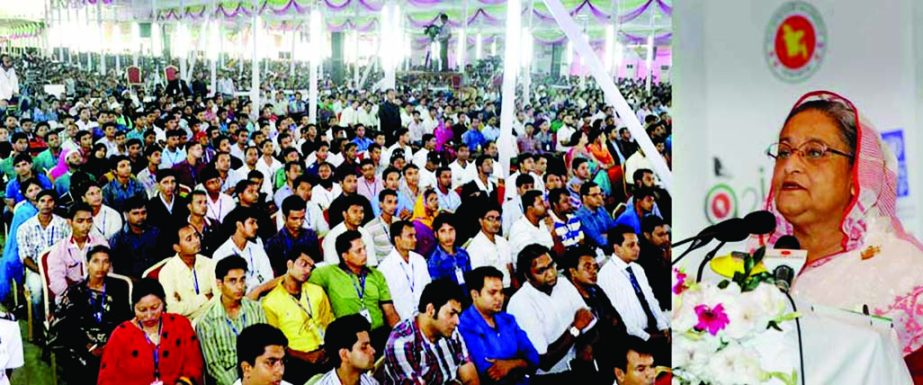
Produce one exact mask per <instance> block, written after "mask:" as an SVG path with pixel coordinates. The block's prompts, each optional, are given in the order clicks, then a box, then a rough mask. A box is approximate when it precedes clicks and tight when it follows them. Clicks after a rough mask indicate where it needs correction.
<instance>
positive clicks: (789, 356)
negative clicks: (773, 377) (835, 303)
mask: <svg viewBox="0 0 923 385" xmlns="http://www.w3.org/2000/svg"><path fill="white" fill-rule="evenodd" d="M795 303H796V304H797V305H798V312H799V313H800V314H801V318H800V322H801V338H802V342H803V348H804V370H805V373H804V374H803V375H804V376H805V380H806V382H805V383H806V384H837V385H865V384H888V385H902V384H908V385H912V384H913V380H912V379H911V377H910V372H909V370H908V369H907V366H906V365H905V364H904V358H903V355H902V353H901V349H900V348H899V345H898V340H897V334H896V333H895V331H894V329H893V328H892V327H891V325H890V322H887V321H882V320H880V319H877V318H874V317H870V316H866V315H862V314H856V313H852V312H848V311H844V310H839V309H833V308H827V307H823V306H820V305H811V304H808V303H805V302H801V301H798V299H797V298H795ZM774 334H775V336H773V337H775V338H763V339H761V340H758V341H757V342H756V343H755V346H754V348H755V349H756V350H757V351H758V352H759V354H760V356H761V357H763V360H764V361H763V362H765V363H768V364H767V366H768V368H767V369H769V370H780V371H785V370H786V368H793V367H794V368H796V369H797V368H799V363H798V357H799V356H798V337H797V330H796V329H795V323H794V322H791V323H787V324H786V327H785V328H784V329H783V333H782V334H781V335H779V334H778V333H774ZM797 370H799V380H798V384H800V383H801V377H800V376H801V375H802V374H801V373H800V369H797ZM772 383H773V384H781V382H780V381H776V382H772Z"/></svg>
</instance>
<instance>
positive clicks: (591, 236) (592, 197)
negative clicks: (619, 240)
mask: <svg viewBox="0 0 923 385" xmlns="http://www.w3.org/2000/svg"><path fill="white" fill-rule="evenodd" d="M580 199H581V200H582V202H583V206H581V207H580V209H579V210H577V212H576V214H575V215H576V216H577V218H578V219H580V222H581V223H582V224H583V226H582V227H583V233H584V234H585V235H586V236H587V238H588V239H587V244H588V245H591V246H595V247H601V248H603V250H607V249H608V247H609V241H608V240H607V238H606V233H607V232H608V231H609V229H611V228H613V227H615V225H616V223H615V220H613V219H612V217H611V216H610V215H609V213H607V212H606V208H605V207H604V206H603V202H604V200H605V197H604V196H603V192H602V189H601V188H600V187H599V185H597V184H596V183H595V182H586V183H584V184H583V186H580Z"/></svg>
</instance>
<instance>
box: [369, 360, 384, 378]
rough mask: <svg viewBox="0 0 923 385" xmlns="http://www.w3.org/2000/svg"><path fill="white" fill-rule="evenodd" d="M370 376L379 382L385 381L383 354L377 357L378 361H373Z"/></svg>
mask: <svg viewBox="0 0 923 385" xmlns="http://www.w3.org/2000/svg"><path fill="white" fill-rule="evenodd" d="M372 377H374V378H375V379H376V380H378V382H379V383H382V384H383V383H384V381H385V356H381V357H379V358H378V361H375V366H374V367H373V369H372Z"/></svg>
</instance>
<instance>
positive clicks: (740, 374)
mask: <svg viewBox="0 0 923 385" xmlns="http://www.w3.org/2000/svg"><path fill="white" fill-rule="evenodd" d="M764 253H765V249H764V248H760V249H758V250H756V251H755V252H754V253H752V254H748V255H746V256H745V257H744V261H743V267H744V268H743V270H744V271H743V272H736V273H735V274H734V277H733V278H732V279H731V280H723V281H721V282H720V283H717V284H715V283H711V282H701V283H696V282H694V281H693V280H691V279H689V278H688V277H687V275H686V273H685V272H684V271H682V270H679V269H674V270H673V314H672V329H673V331H674V337H673V383H674V384H682V385H703V384H709V385H726V384H727V385H730V384H764V383H768V382H770V381H773V380H774V379H775V380H778V381H779V382H781V383H784V384H787V385H794V384H796V383H797V377H798V372H797V370H795V368H794V367H793V368H792V370H791V371H790V372H789V373H786V372H782V371H770V370H768V369H766V366H765V365H763V363H764V361H766V360H765V359H764V358H763V357H761V356H760V354H759V351H758V350H757V349H756V345H757V343H758V340H765V337H770V338H772V337H779V338H781V337H782V335H783V333H782V328H781V326H782V324H783V323H787V322H791V321H792V320H794V319H795V318H797V317H798V314H797V313H794V312H791V311H789V310H788V309H789V308H788V300H787V299H786V297H785V294H783V293H782V292H780V291H779V290H778V289H777V288H776V287H775V285H774V284H773V279H772V276H771V275H770V274H769V273H766V272H763V273H758V274H754V273H752V272H753V269H754V267H756V266H757V264H758V263H759V262H760V261H761V260H762V258H763V255H764ZM771 333H775V334H777V335H772V334H771ZM767 358H768V359H771V357H767Z"/></svg>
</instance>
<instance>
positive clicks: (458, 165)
mask: <svg viewBox="0 0 923 385" xmlns="http://www.w3.org/2000/svg"><path fill="white" fill-rule="evenodd" d="M470 156H471V150H470V149H468V146H466V145H465V144H464V143H459V144H458V145H456V146H455V161H454V162H452V163H449V169H450V170H452V189H453V190H454V189H456V188H458V187H459V186H461V185H463V184H465V183H468V182H470V181H472V180H473V179H474V178H475V177H476V176H477V174H478V172H477V169H476V168H475V167H474V162H471V161H469V158H470Z"/></svg>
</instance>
